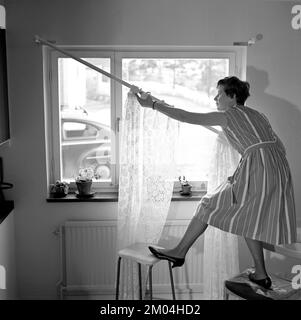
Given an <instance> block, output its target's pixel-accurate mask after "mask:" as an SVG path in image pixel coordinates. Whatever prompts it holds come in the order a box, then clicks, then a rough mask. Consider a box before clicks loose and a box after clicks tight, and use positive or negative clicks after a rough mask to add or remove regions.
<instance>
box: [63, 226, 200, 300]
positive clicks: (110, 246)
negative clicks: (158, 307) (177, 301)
mask: <svg viewBox="0 0 301 320" xmlns="http://www.w3.org/2000/svg"><path fill="white" fill-rule="evenodd" d="M187 223H188V221H187V220H176V221H168V222H167V223H166V225H165V228H164V230H163V233H162V236H161V239H160V242H159V245H162V246H167V247H170V246H172V245H174V244H176V243H177V241H178V240H179V238H180V237H181V236H182V234H183V233H184V232H185V229H186V227H187ZM59 234H60V253H61V254H60V256H61V259H60V261H61V276H60V278H61V279H60V281H59V282H58V289H59V295H60V298H64V296H66V295H68V294H69V295H106V296H107V297H108V296H112V297H113V295H114V292H115V279H116V261H117V251H116V239H117V221H116V220H114V221H66V222H65V223H64V224H63V225H62V226H61V227H60V232H59ZM202 257H203V245H202V240H201V239H200V240H198V241H197V242H196V243H195V245H194V246H193V247H192V248H191V250H190V251H189V253H188V255H187V257H186V261H187V263H185V265H184V267H183V268H175V269H173V274H174V281H175V286H176V290H177V291H178V293H181V292H183V293H187V292H188V293H192V292H201V290H202V288H201V283H202ZM153 290H154V294H156V293H159V294H160V293H163V294H164V293H168V292H170V280H169V271H168V267H167V263H165V262H164V263H163V262H160V263H158V264H157V265H156V266H155V267H154V269H153Z"/></svg>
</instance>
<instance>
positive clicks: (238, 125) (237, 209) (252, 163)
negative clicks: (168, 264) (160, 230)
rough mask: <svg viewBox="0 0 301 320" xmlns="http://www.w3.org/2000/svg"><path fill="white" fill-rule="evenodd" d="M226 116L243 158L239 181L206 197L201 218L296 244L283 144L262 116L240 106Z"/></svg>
mask: <svg viewBox="0 0 301 320" xmlns="http://www.w3.org/2000/svg"><path fill="white" fill-rule="evenodd" d="M225 115H226V117H227V127H225V128H223V131H224V133H225V135H226V137H227V138H228V141H229V143H230V144H231V145H232V147H234V148H235V149H236V150H237V151H238V152H239V153H240V154H241V156H242V157H241V160H240V163H239V165H238V167H237V169H236V170H235V172H234V174H233V176H231V177H229V178H228V180H227V181H225V182H224V183H222V184H221V185H220V186H218V187H217V188H216V189H215V190H214V191H212V192H210V193H208V194H206V195H205V196H204V197H203V198H202V200H201V201H200V202H199V204H198V206H197V209H196V212H195V217H196V218H199V219H200V220H201V221H202V222H205V223H207V224H209V225H212V226H214V227H217V228H219V229H221V230H224V231H227V232H231V233H234V234H237V235H240V236H243V237H246V238H251V239H255V240H260V241H263V242H265V243H270V244H284V243H292V242H296V238H297V235H296V233H297V229H296V228H297V227H296V214H295V202H294V191H293V182H292V178H291V173H290V169H289V164H288V162H287V159H286V155H285V149H284V147H283V144H282V143H281V141H280V139H279V138H278V137H277V135H276V134H275V133H274V132H273V130H272V128H271V126H270V124H269V122H268V120H267V118H266V117H265V116H264V115H263V114H261V113H260V112H258V111H256V110H254V109H251V108H249V107H246V106H234V107H231V108H230V109H229V110H227V111H225Z"/></svg>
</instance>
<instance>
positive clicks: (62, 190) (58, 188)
mask: <svg viewBox="0 0 301 320" xmlns="http://www.w3.org/2000/svg"><path fill="white" fill-rule="evenodd" d="M68 191H69V183H67V182H65V181H60V180H57V181H56V182H55V184H51V185H50V193H51V194H52V195H54V196H56V197H64V196H66V195H67V194H68Z"/></svg>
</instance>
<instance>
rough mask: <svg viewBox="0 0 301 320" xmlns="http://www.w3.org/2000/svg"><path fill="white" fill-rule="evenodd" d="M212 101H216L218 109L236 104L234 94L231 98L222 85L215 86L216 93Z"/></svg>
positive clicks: (222, 109) (221, 109)
mask: <svg viewBox="0 0 301 320" xmlns="http://www.w3.org/2000/svg"><path fill="white" fill-rule="evenodd" d="M214 101H215V102H216V106H217V110H218V111H226V110H228V109H229V108H231V107H233V106H234V105H236V97H235V95H234V96H233V98H231V97H229V96H227V95H226V92H225V91H224V87H223V86H218V87H217V95H216V96H215V98H214Z"/></svg>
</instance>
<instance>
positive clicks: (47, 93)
mask: <svg viewBox="0 0 301 320" xmlns="http://www.w3.org/2000/svg"><path fill="white" fill-rule="evenodd" d="M58 47H60V48H61V49H63V50H66V51H68V52H70V53H72V54H74V55H76V56H78V57H81V58H110V59H111V60H110V73H112V74H114V75H115V76H116V77H118V78H120V79H122V59H123V58H137V59H139V58H158V59H159V58H200V59H201V58H203V59H205V58H217V59H218V58H228V59H229V74H231V75H236V76H238V77H239V78H241V79H243V80H245V78H246V55H247V48H246V47H244V46H58ZM61 57H66V56H65V55H64V54H62V53H60V52H58V51H56V50H54V49H52V48H50V47H47V46H43V75H44V111H45V134H46V161H47V163H46V165H47V183H48V186H49V185H50V184H51V183H54V182H55V181H56V180H59V179H60V172H61V159H60V141H61V130H60V121H57V120H60V111H59V107H58V106H59V87H58V83H59V81H58V59H59V58H61ZM110 81H111V86H110V90H111V130H112V133H114V139H111V143H112V150H114V152H115V153H113V152H112V155H113V157H114V160H115V161H113V164H112V165H111V166H112V180H111V181H112V182H98V181H95V182H93V189H94V190H95V191H97V192H117V191H118V181H119V132H120V131H119V124H120V119H122V85H121V84H120V83H118V82H116V81H114V80H111V79H110ZM142 89H145V90H146V89H147V88H142ZM200 185H201V182H200V183H196V184H195V186H194V190H195V188H198V186H200ZM179 188H180V184H179V182H175V188H174V191H178V190H179ZM75 189H76V185H75V182H71V183H70V190H71V191H72V190H75ZM203 191H204V190H203Z"/></svg>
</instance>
